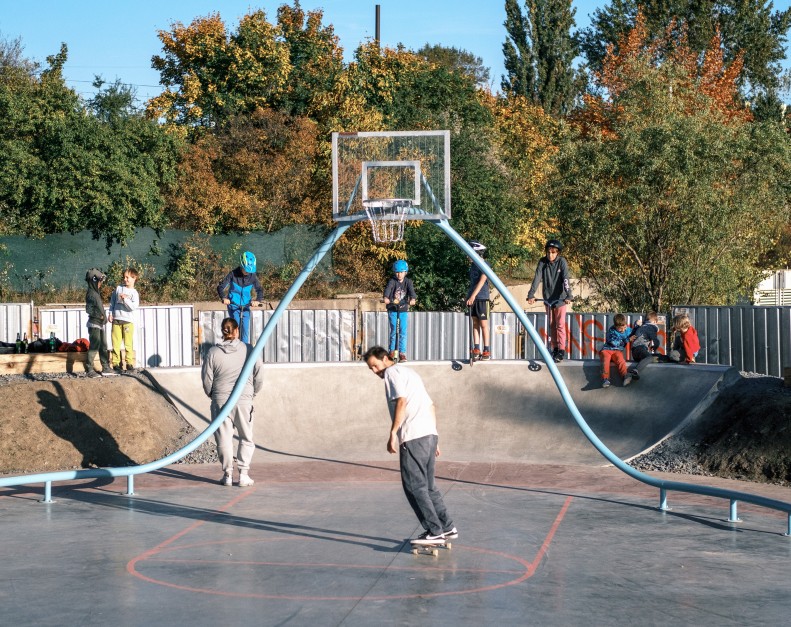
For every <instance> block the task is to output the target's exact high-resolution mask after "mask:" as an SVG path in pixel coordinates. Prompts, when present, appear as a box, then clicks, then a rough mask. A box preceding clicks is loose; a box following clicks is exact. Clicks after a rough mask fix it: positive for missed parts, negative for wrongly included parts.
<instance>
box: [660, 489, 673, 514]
mask: <svg viewBox="0 0 791 627" xmlns="http://www.w3.org/2000/svg"><path fill="white" fill-rule="evenodd" d="M659 509H660V510H661V511H663V512H667V511H670V508H669V507H668V506H667V490H665V489H664V488H659Z"/></svg>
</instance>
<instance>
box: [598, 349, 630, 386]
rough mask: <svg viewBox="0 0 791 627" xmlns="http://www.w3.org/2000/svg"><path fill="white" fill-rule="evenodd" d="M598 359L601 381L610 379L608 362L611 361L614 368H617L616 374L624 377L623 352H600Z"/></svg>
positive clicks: (624, 363)
mask: <svg viewBox="0 0 791 627" xmlns="http://www.w3.org/2000/svg"><path fill="white" fill-rule="evenodd" d="M599 358H600V359H601V378H602V379H609V378H610V360H612V361H613V363H615V366H616V368H618V374H620V375H621V377H625V376H626V359H624V356H623V351H611V350H602V351H600V352H599Z"/></svg>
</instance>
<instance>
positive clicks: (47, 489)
mask: <svg viewBox="0 0 791 627" xmlns="http://www.w3.org/2000/svg"><path fill="white" fill-rule="evenodd" d="M41 502H42V503H52V482H51V481H45V482H44V498H43V499H42V501H41Z"/></svg>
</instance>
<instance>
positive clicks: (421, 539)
mask: <svg viewBox="0 0 791 627" xmlns="http://www.w3.org/2000/svg"><path fill="white" fill-rule="evenodd" d="M410 542H411V543H412V544H418V545H430V544H442V543H444V542H445V536H444V535H443V534H441V533H440V534H439V535H436V536H435V535H432V534H431V533H426V534H425V535H419V536H418V537H417V538H415V539H414V540H410Z"/></svg>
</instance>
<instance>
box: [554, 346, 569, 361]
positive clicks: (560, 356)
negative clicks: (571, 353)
mask: <svg viewBox="0 0 791 627" xmlns="http://www.w3.org/2000/svg"><path fill="white" fill-rule="evenodd" d="M565 356H566V353H565V351H563V350H561V349H559V348H556V349H555V352H554V353H552V359H554V360H555V363H556V364H559V363H560V362H561V361H563V359H564V358H565Z"/></svg>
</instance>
